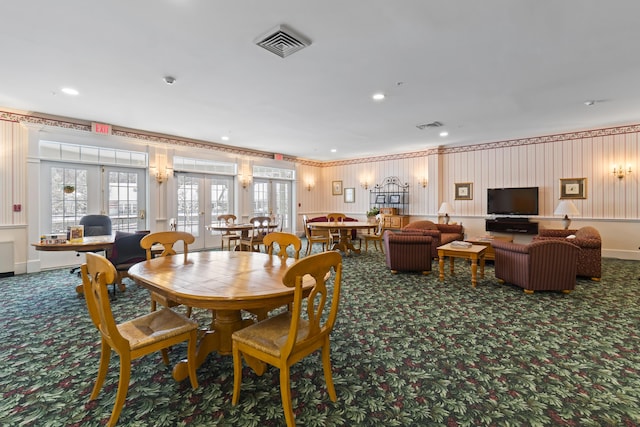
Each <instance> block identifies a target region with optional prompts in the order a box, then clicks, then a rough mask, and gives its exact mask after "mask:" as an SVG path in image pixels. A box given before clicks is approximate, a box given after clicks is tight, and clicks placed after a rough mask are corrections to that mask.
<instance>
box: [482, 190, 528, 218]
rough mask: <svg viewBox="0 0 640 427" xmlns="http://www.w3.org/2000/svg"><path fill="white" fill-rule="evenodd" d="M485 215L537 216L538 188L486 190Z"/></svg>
mask: <svg viewBox="0 0 640 427" xmlns="http://www.w3.org/2000/svg"><path fill="white" fill-rule="evenodd" d="M487 214H490V215H538V187H519V188H487Z"/></svg>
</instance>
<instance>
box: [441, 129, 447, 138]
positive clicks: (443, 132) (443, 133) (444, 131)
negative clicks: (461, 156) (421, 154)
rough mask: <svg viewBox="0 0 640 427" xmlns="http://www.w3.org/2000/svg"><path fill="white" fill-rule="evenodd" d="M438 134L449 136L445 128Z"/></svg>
mask: <svg viewBox="0 0 640 427" xmlns="http://www.w3.org/2000/svg"><path fill="white" fill-rule="evenodd" d="M440 136H441V137H443V138H444V137H445V136H449V132H447V131H446V130H443V131H442V132H440Z"/></svg>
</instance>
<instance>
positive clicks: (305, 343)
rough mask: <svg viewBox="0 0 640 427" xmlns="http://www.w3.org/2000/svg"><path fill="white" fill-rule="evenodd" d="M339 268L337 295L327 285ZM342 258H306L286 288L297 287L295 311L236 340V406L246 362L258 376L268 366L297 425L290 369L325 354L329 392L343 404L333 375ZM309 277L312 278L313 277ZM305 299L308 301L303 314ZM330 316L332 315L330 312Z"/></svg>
mask: <svg viewBox="0 0 640 427" xmlns="http://www.w3.org/2000/svg"><path fill="white" fill-rule="evenodd" d="M332 269H333V271H334V275H333V292H331V291H330V289H329V286H327V284H328V283H327V282H328V281H329V278H330V277H331V276H330V273H331V270H332ZM306 275H310V276H311V279H308V280H313V282H314V286H313V289H312V290H311V292H310V293H309V294H308V296H307V297H306V299H305V298H304V296H303V294H304V289H303V277H305V276H306ZM341 275H342V257H341V255H340V254H339V253H337V252H323V253H320V254H316V255H311V256H308V257H306V258H303V259H301V260H299V261H298V262H296V263H295V264H293V265H292V266H291V267H289V269H288V270H287V272H286V273H285V275H284V277H283V279H282V283H283V284H284V285H285V286H288V287H291V288H294V298H293V309H292V311H286V312H283V313H281V314H279V315H277V316H274V317H270V318H268V319H266V320H263V321H261V322H258V323H255V324H253V325H251V326H248V327H246V328H244V329H240V330H239V331H236V332H234V333H233V335H232V343H233V344H232V352H233V398H232V401H231V402H232V404H233V405H236V404H237V403H238V400H239V398H240V386H241V383H242V359H241V356H242V357H244V359H245V361H247V363H248V364H249V365H250V366H251V368H252V369H253V370H254V372H255V373H256V374H257V375H262V374H263V373H264V371H265V369H266V364H269V365H272V366H275V367H277V368H278V369H280V394H281V396H282V406H283V410H284V416H285V419H286V422H287V425H288V426H294V425H295V419H294V415H293V408H292V403H291V384H290V367H291V366H292V365H293V364H295V363H296V362H298V361H300V360H302V359H303V358H304V357H306V356H307V355H309V354H311V353H313V352H315V351H316V350H318V349H322V367H323V370H324V378H325V382H326V385H327V392H328V393H329V397H330V398H331V400H332V401H333V402H335V401H336V400H337V396H336V391H335V388H334V385H333V377H332V374H331V350H330V341H329V335H330V334H331V331H332V330H333V326H334V324H335V322H336V318H337V316H338V305H339V301H340V280H341ZM307 277H308V276H307ZM303 299H305V303H306V304H304V310H303ZM327 312H328V313H327Z"/></svg>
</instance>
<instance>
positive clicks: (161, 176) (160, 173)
mask: <svg viewBox="0 0 640 427" xmlns="http://www.w3.org/2000/svg"><path fill="white" fill-rule="evenodd" d="M149 169H150V171H151V173H153V176H154V178H155V179H156V182H157V183H158V184H162V183H163V182H165V181H166V180H167V179H169V172H168V169H167V167H166V166H165V167H164V170H162V169H160V168H157V167H151V168H149ZM154 171H155V173H154Z"/></svg>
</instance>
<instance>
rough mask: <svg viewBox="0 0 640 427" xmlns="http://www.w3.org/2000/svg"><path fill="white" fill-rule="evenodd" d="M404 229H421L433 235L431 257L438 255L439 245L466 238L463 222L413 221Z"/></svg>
mask: <svg viewBox="0 0 640 427" xmlns="http://www.w3.org/2000/svg"><path fill="white" fill-rule="evenodd" d="M402 230H403V231H411V230H419V231H421V232H422V234H424V235H426V236H431V257H432V258H437V257H438V250H437V247H438V246H442V245H446V244H447V243H451V242H453V241H454V240H463V239H464V229H463V228H462V225H461V224H435V223H433V222H431V221H426V220H422V221H413V222H410V223H409V224H407V225H406V226H404V227H403V228H402Z"/></svg>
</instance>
